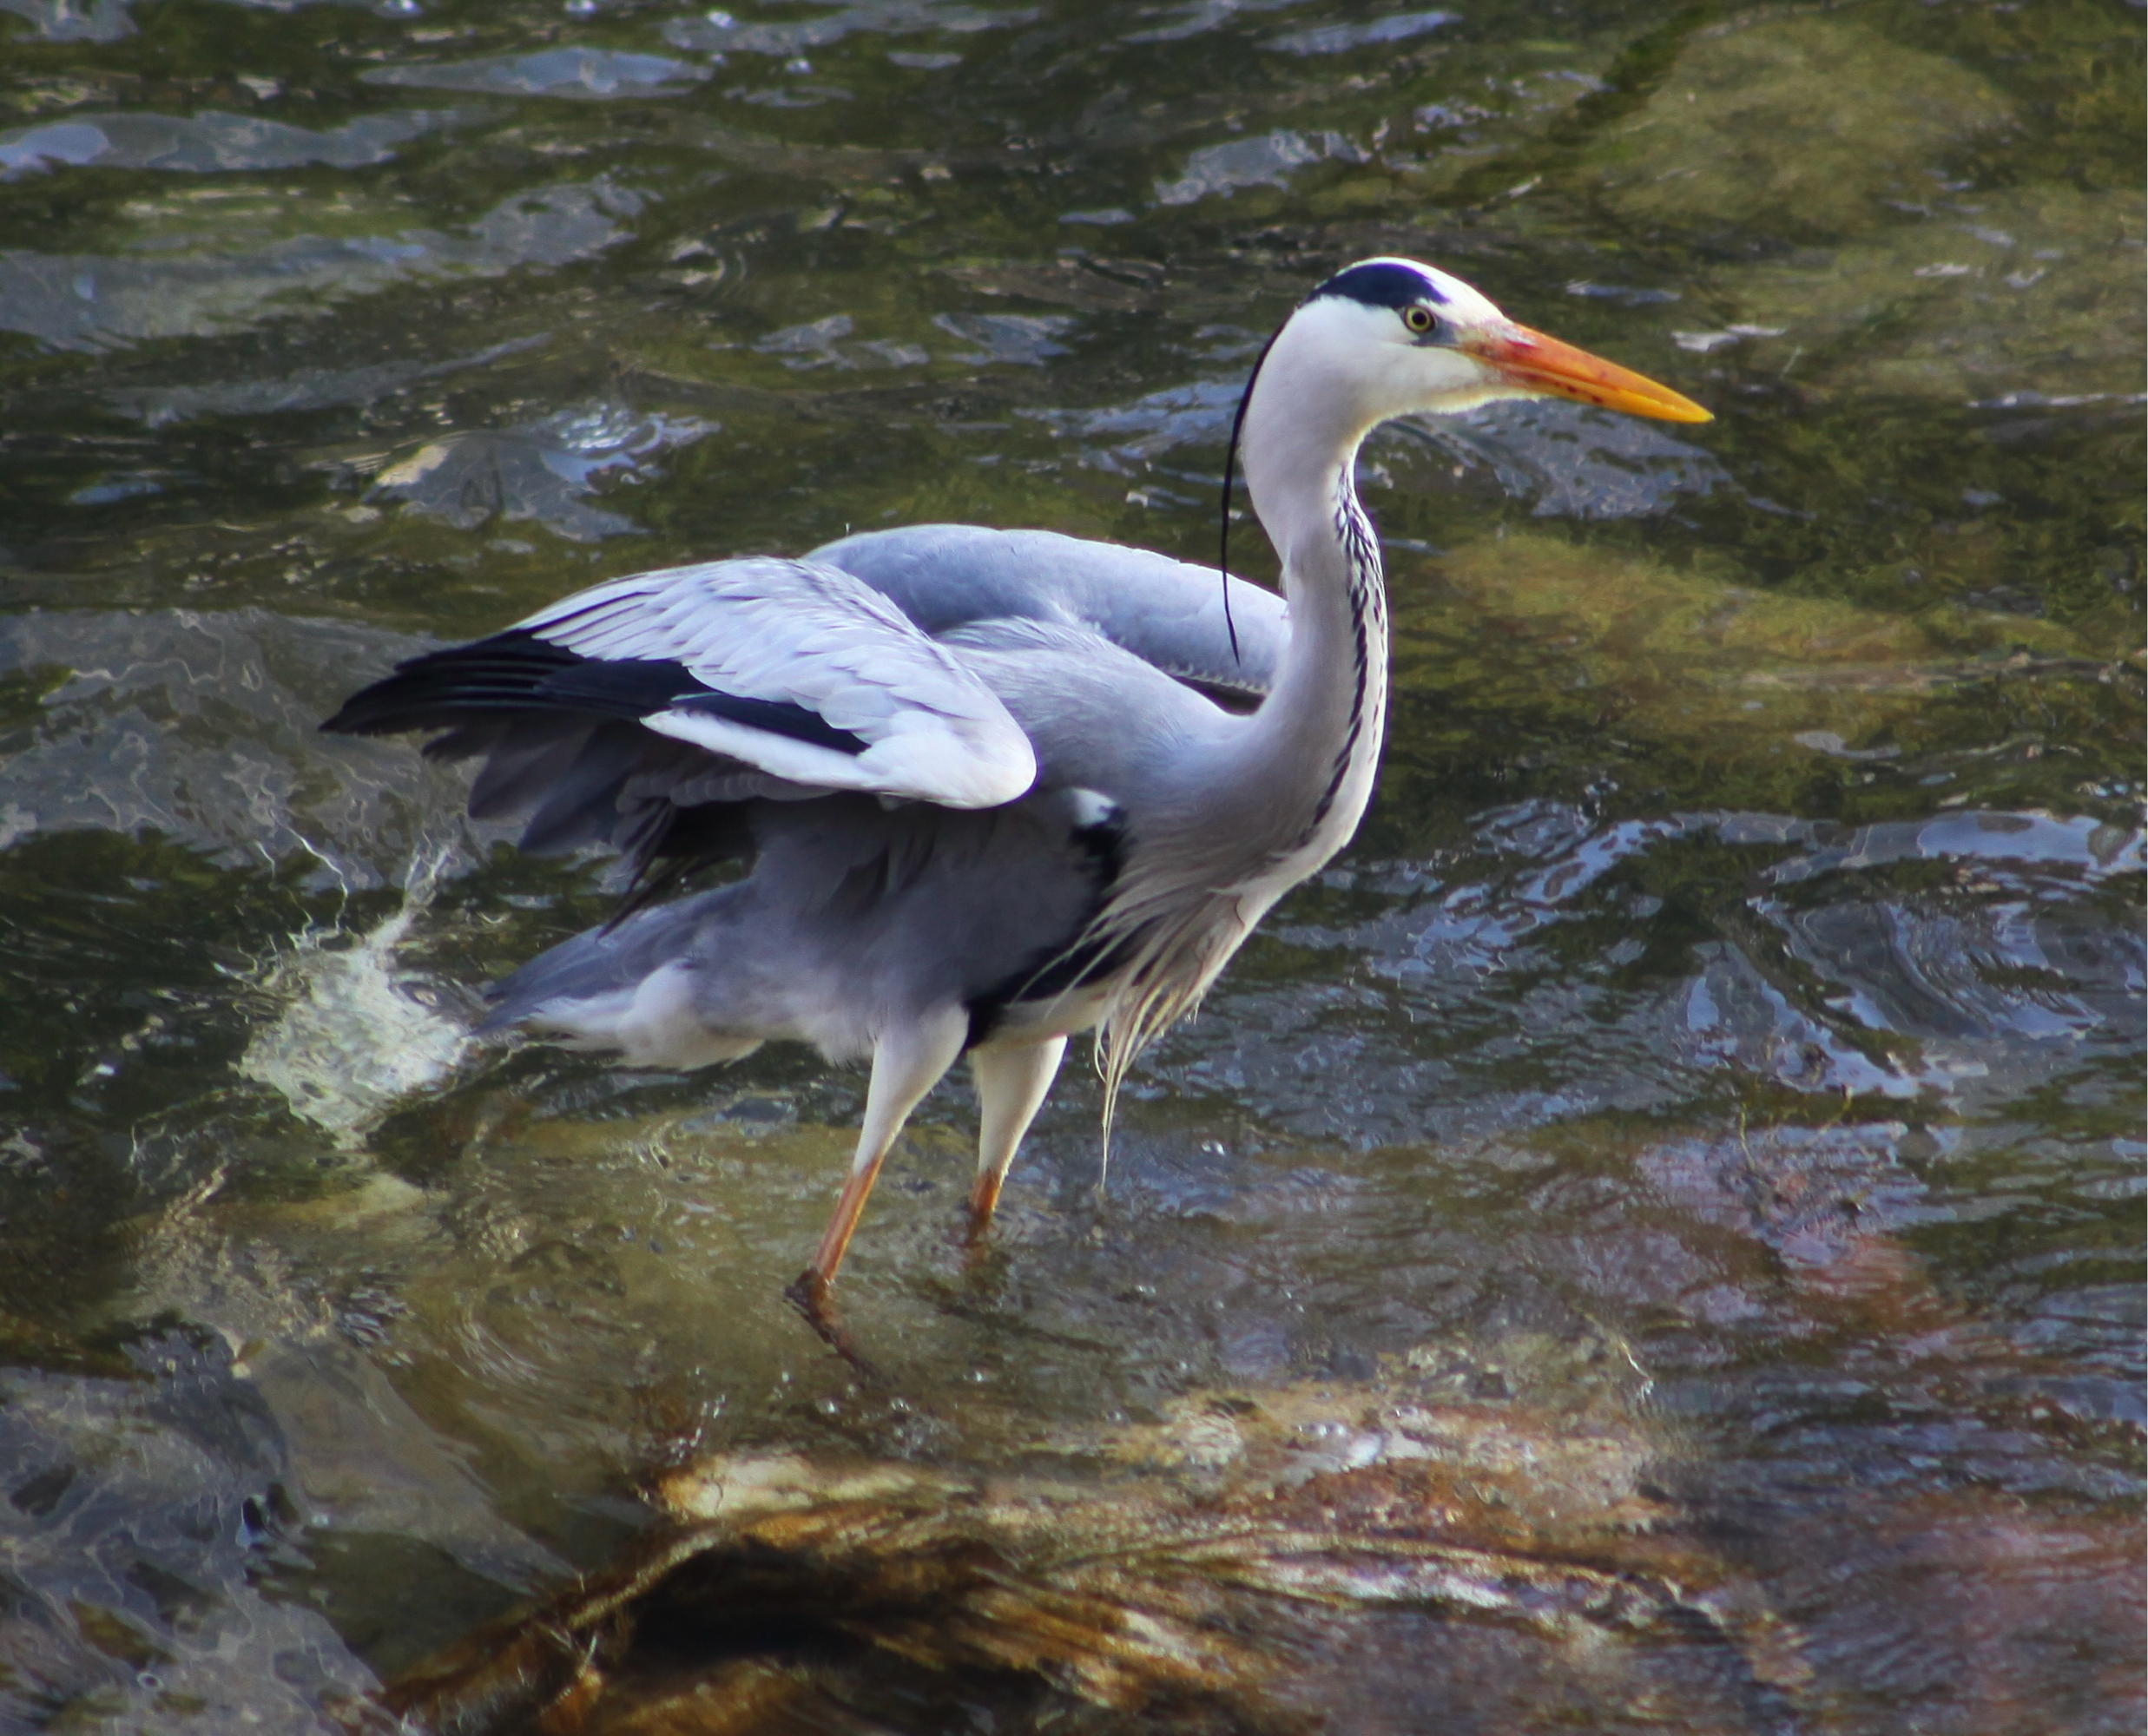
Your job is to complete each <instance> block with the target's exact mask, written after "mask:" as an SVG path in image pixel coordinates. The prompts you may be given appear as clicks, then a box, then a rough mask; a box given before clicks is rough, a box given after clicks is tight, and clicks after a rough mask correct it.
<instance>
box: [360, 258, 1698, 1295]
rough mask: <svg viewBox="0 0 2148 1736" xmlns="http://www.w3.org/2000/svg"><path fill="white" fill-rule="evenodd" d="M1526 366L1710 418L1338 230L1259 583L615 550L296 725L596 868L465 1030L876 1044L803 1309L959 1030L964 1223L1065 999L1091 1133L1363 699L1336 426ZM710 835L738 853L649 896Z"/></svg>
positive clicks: (1289, 324)
mask: <svg viewBox="0 0 2148 1736" xmlns="http://www.w3.org/2000/svg"><path fill="white" fill-rule="evenodd" d="M1540 395H1554V396H1558V397H1562V398H1574V399H1578V400H1580V401H1583V402H1585V403H1589V404H1598V405H1602V406H1604V407H1606V408H1609V409H1612V410H1618V411H1627V412H1630V413H1632V414H1635V415H1639V416H1647V417H1656V418H1663V419H1665V420H1669V421H1675V422H1704V421H1707V420H1708V419H1709V413H1708V411H1705V410H1703V409H1702V408H1701V407H1700V406H1699V405H1698V404H1694V403H1692V402H1690V400H1688V399H1686V398H1682V397H1680V396H1679V395H1678V394H1677V392H1675V391H1670V390H1669V389H1667V388H1666V387H1664V386H1661V385H1657V384H1655V383H1654V382H1652V381H1651V380H1648V379H1644V378H1642V377H1641V376H1639V375H1637V374H1635V373H1631V372H1628V371H1627V370H1625V369H1624V368H1622V367H1619V366H1618V365H1615V364H1612V363H1610V362H1606V361H1604V360H1601V359H1599V358H1596V357H1594V356H1591V355H1589V354H1587V353H1586V352H1583V351H1580V350H1578V349H1575V348H1573V347H1572V346H1571V345H1566V344H1564V343H1561V342H1559V341H1558V339H1552V338H1548V337H1546V336H1545V335H1544V334H1542V333H1540V332H1533V331H1531V330H1529V329H1528V328H1527V327H1525V326H1522V325H1517V324H1515V323H1514V322H1513V321H1512V320H1510V319H1507V318H1506V316H1505V315H1504V314H1503V313H1501V312H1499V309H1498V308H1497V307H1495V306H1493V305H1492V303H1491V302H1490V301H1489V300H1487V299H1486V298H1485V297H1484V296H1483V295H1481V294H1479V293H1478V292H1477V291H1476V290H1474V289H1473V288H1471V287H1470V286H1468V285H1467V284H1466V283H1463V282H1461V281H1460V280H1459V279H1456V278H1454V277H1452V276H1449V275H1448V274H1447V273H1445V272H1442V271H1439V270H1437V269H1435V268H1433V266H1426V265H1420V264H1418V263H1416V262H1415V261H1413V260H1400V259H1374V260H1361V261H1360V262H1359V263H1357V264H1355V265H1353V266H1349V267H1347V269H1345V270H1343V271H1341V272H1339V273H1336V274H1335V275H1334V276H1333V277H1331V278H1329V279H1328V280H1327V281H1326V282H1324V283H1322V284H1321V286H1319V287H1318V288H1316V289H1315V290H1314V291H1313V293H1311V294H1310V295H1309V296H1308V298H1307V299H1305V300H1304V301H1303V302H1302V303H1301V305H1300V306H1298V308H1297V309H1296V311H1295V312H1293V313H1292V314H1291V316H1290V317H1289V319H1288V320H1287V321H1286V322H1285V323H1284V324H1283V325H1282V328H1281V329H1280V330H1279V331H1278V332H1276V333H1275V336H1274V337H1273V338H1272V339H1270V340H1269V343H1268V348H1267V349H1266V351H1265V352H1263V353H1262V358H1261V359H1260V361H1259V362H1258V363H1257V364H1256V365H1255V369H1254V373H1253V377H1252V378H1251V380H1250V381H1249V384H1248V386H1247V390H1246V394H1245V397H1244V398H1243V399H1242V402H1241V404H1240V407H1239V420H1238V426H1237V429H1236V431H1235V436H1234V449H1235V456H1236V457H1240V458H1242V467H1243V472H1244V477H1245V482H1246V487H1247V490H1248V493H1249V497H1250V499H1251V502H1252V505H1253V510H1254V511H1255V515H1256V516H1258V518H1259V520H1260V522H1261V524H1262V527H1263V529H1265V530H1266V531H1267V533H1268V537H1269V539H1270V540H1271V542H1273V543H1274V544H1275V549H1276V552H1277V553H1278V555H1279V556H1281V558H1282V595H1281V596H1280V597H1278V596H1276V595H1275V594H1273V593H1272V592H1269V591H1267V590H1264V589H1260V588H1258V587H1255V586H1253V585H1250V584H1248V583H1245V582H1242V581H1241V580H1237V579H1235V578H1229V577H1226V576H1222V575H1219V574H1217V573H1216V572H1215V571H1212V570H1210V569H1207V568H1203V567H1196V566H1194V565H1191V564H1189V563H1186V562H1179V561H1175V560H1171V559H1169V558H1167V557H1165V556H1161V555H1156V554H1151V553H1148V552H1144V551H1143V550H1139V549H1129V548H1124V547H1121V546H1118V545H1116V544H1111V543H1104V542H1086V541H1080V540H1077V539H1074V538H1071V537H1067V536H1058V535H1055V534H1053V533H1051V532H1049V531H1042V530H996V529H980V528H976V527H970V526H955V525H924V526H912V527H907V528H904V529H892V530H883V531H874V532H869V533H866V534H864V535H860V536H849V537H846V538H845V539H843V540H842V541H840V542H833V543H830V544H828V545H827V546H826V547H824V548H820V549H814V551H813V552H812V553H810V554H808V555H805V556H801V557H799V558H798V559H795V560H784V559H774V558H761V557H754V558H740V559H732V560H722V561H715V562H707V563H704V564H700V565H695V566H687V567H677V568H672V569H666V570H663V571H659V572H651V573H642V574H637V575H635V576H633V577H630V578H622V579H615V580H613V581H611V582H609V583H605V584H600V585H597V586H596V587H594V588H593V589H589V590H585V591H582V592H580V593H578V594H577V595H573V596H570V597H568V598H566V599H565V600H564V601H563V602H557V603H555V604H553V605H552V606H551V607H550V608H545V609H542V610H540V611H538V612H537V614H535V615H531V616H530V617H529V618H528V619H527V620H524V621H521V622H520V623H518V624H517V625H516V626H513V627H511V628H507V629H506V630H505V631H504V632H501V633H497V634H495V635H492V636H491V637H490V638H486V639H481V640H478V641H474V642H472V643H471V644H467V645H460V646H456V647H453V648H449V649H445V650H441V651H436V652H432V653H430V654H426V655H424V656H420V657H418V658H415V659H412V661H408V662H405V663H404V664H402V665H401V666H400V667H398V669H397V670H396V671H395V673H394V674H392V675H390V676H388V677H387V678H386V679H385V680H383V681H379V682H377V683H376V684H374V685H373V686H372V687H367V688H366V690H365V691H364V692H362V693H360V694H357V695H356V696H354V697H353V699H351V700H349V701H348V703H346V705H345V706H344V707H343V708H342V709H341V710H340V711H339V712H338V713H337V714H336V715H335V716H334V717H333V718H332V719H330V720H328V722H327V723H326V725H324V726H323V727H325V728H327V729H331V730H336V731H342V732H350V733H362V734H373V733H385V732H390V731H398V730H411V729H419V730H436V731H440V732H444V733H439V734H438V735H437V736H435V737H434V738H433V739H432V740H431V741H430V742H429V743H428V745H427V750H426V751H427V752H428V753H432V754H433V755H435V756H438V757H444V758H465V757H469V758H476V759H482V760H483V762H484V764H483V766H482V767H481V768H480V770H479V771H478V775H477V778H476V780H475V783H474V785H473V786H472V789H471V797H470V807H471V812H472V813H473V814H477V815H480V816H493V815H504V814H516V813H527V814H528V816H529V819H528V825H527V827H526V830H525V831H524V836H523V844H524V847H527V848H533V849H546V848H550V849H562V848H569V847H572V846H576V845H586V844H598V845H609V846H610V847H612V848H615V849H616V850H618V851H619V852H622V853H623V856H624V857H625V858H627V860H628V862H629V864H630V865H632V868H633V871H634V882H633V889H632V891H631V892H630V893H629V899H628V910H627V913H626V914H625V915H624V916H623V917H619V918H616V919H615V921H614V922H613V923H612V924H609V925H608V926H606V927H604V928H603V929H600V930H593V931H591V932H589V933H586V934H583V935H580V936H577V937H575V938H573V939H571V940H569V941H567V942H565V943H564V944H561V945H558V946H555V947H554V948H552V949H551V950H550V951H548V952H546V953H544V954H543V955H542V956H541V957H537V959H535V960H534V961H532V962H531V963H529V964H527V965H524V967H523V968H522V969H521V970H517V972H515V973H514V974H513V975H512V976H509V977H508V978H507V979H506V980H505V981H504V982H502V983H498V984H497V985H496V986H495V988H494V989H493V990H491V995H492V998H493V1001H494V1010H493V1011H492V1014H491V1017H490V1018H489V1019H488V1020H487V1021H486V1023H485V1024H484V1026H483V1027H482V1028H481V1029H486V1030H491V1031H504V1030H507V1029H511V1028H518V1029H523V1030H524V1031H527V1032H530V1033H533V1034H536V1035H537V1036H543V1037H546V1038H549V1039H551V1040H553V1041H557V1042H563V1043H567V1044H570V1045H574V1046H578V1047H583V1048H594V1049H609V1050H616V1051H618V1052H619V1053H620V1054H621V1055H623V1058H624V1061H625V1062H627V1063H628V1064H629V1065H634V1066H641V1067H664V1068H697V1067H702V1066H704V1065H707V1064H709V1063H711V1062H718V1061H724V1060H728V1059H732V1058H735V1057H736V1056H740V1055H746V1054H748V1052H750V1051H751V1050H753V1049H756V1048H758V1047H759V1046H760V1045H761V1043H762V1042H766V1041H768V1040H769V1039H772V1038H784V1039H793V1040H801V1041H804V1042H810V1043H813V1044H814V1045H816V1046H817V1047H818V1048H819V1049H820V1051H821V1052H822V1053H823V1054H824V1055H827V1057H828V1058H829V1059H831V1060H852V1059H866V1058H869V1059H870V1061H871V1063H872V1070H871V1082H870V1084H869V1086H868V1088H867V1092H866V1108H865V1114H864V1118H863V1125H862V1127H861V1128H860V1132H859V1136H858V1145H857V1153H856V1156H855V1159H854V1161H853V1164H852V1167H851V1169H850V1173H849V1175H848V1178H847V1180H846V1181H845V1182H844V1184H843V1187H842V1190H841V1193H840V1197H839V1199H838V1200H837V1202H836V1206H835V1210H834V1216H833V1217H832V1218H831V1220H829V1223H828V1226H827V1233H826V1234H825V1235H824V1236H823V1237H822V1238H821V1240H820V1246H819V1248H818V1250H817V1251H816V1252H815V1253H814V1256H813V1259H812V1263H811V1264H810V1265H809V1266H807V1270H806V1271H805V1272H804V1273H803V1274H802V1275H801V1279H800V1280H799V1284H798V1286H796V1287H795V1292H794V1293H796V1294H798V1295H799V1296H800V1297H801V1299H802V1300H803V1301H804V1302H805V1303H806V1304H807V1306H808V1310H809V1312H816V1313H817V1312H818V1311H819V1310H820V1309H821V1308H822V1307H823V1306H824V1305H825V1303H826V1300H827V1294H828V1291H829V1286H831V1285H832V1284H833V1283H834V1279H835V1275H836V1270H837V1268H838V1267H839V1266H840V1265H841V1263H842V1259H843V1254H844V1251H845V1249H846V1248H847V1246H848V1245H849V1242H850V1239H851V1233H852V1232H853V1230H854V1229H855V1227H856V1226H857V1223H858V1219H859V1215H860V1212H861V1211H862V1210H863V1208H864V1206H865V1203H866V1196H867V1194H868V1193H870V1192H871V1191H872V1187H873V1179H874V1177H875V1176H876V1175H877V1174H878V1173H879V1170H880V1162H881V1160H882V1158H883V1157H885V1156H886V1153H887V1150H888V1148H889V1147H890V1146H891V1145H892V1144H893V1142H894V1141H895V1139H896V1137H897V1135H898V1134H899V1133H900V1132H901V1130H902V1127H903V1123H904V1121H905V1120H906V1118H907V1116H908V1115H909V1114H910V1112H911V1111H912V1109H913V1108H915V1107H916V1105H917V1103H918V1102H919V1100H920V1099H921V1098H923V1096H924V1095H925V1094H926V1092H927V1091H929V1090H930V1089H931V1088H932V1086H933V1084H934V1083H935V1082H937V1081H938V1080H939V1078H940V1076H941V1075H943V1074H945V1073H946V1071H947V1070H948V1069H949V1068H950V1067H952V1065H953V1064H954V1062H955V1061H956V1060H957V1059H958V1058H959V1057H960V1056H962V1055H965V1054H966V1055H968V1056H969V1059H970V1065H971V1069H972V1073H973V1075H974V1077H975V1081H976V1086H977V1094H978V1107H979V1119H980V1122H981V1128H980V1133H979V1137H978V1155H977V1169H976V1174H975V1180H974V1182H973V1185H972V1191H971V1196H970V1213H971V1227H972V1233H973V1234H974V1233H981V1232H982V1230H983V1229H984V1227H985V1226H986V1224H988V1223H989V1221H990V1220H991V1217H992V1212H993V1209H994V1207H995V1206H996V1204H997V1202H998V1195H999V1189H1000V1185H1001V1182H1002V1180H1004V1178H1005V1175H1006V1173H1007V1169H1008V1166H1009V1165H1010V1164H1011V1162H1012V1161H1013V1158H1014V1154H1015V1151H1016V1148H1017V1147H1018V1146H1019V1144H1020V1143H1021V1141H1022V1136H1023V1134H1025V1132H1026V1131H1027V1130H1028V1128H1029V1125H1030V1123H1031V1121H1032V1120H1033V1119H1034V1118H1035V1116H1036V1115H1037V1112H1038V1108H1039V1107H1040V1106H1041V1105H1042V1103H1043V1101H1044V1095H1045V1093H1046V1092H1047V1090H1048V1089H1049V1088H1050V1087H1051V1082H1052V1079H1053V1077H1054V1076H1055V1075H1056V1074H1057V1073H1058V1068H1059V1063H1060V1060H1061V1057H1062V1056H1063V1055H1064V1052H1065V1049H1066V1044H1067V1039H1068V1037H1069V1036H1071V1035H1072V1034H1073V1033H1076V1032H1078V1031H1083V1030H1088V1029H1096V1030H1097V1045H1098V1055H1099V1062H1100V1065H1101V1067H1102V1069H1103V1072H1104V1083H1105V1109H1104V1116H1105V1135H1106V1138H1107V1140H1108V1138H1109V1133H1110V1105H1111V1103H1112V1101H1113V1100H1114V1098H1115V1096H1116V1093H1117V1088H1118V1085H1119V1083H1120V1082H1121V1080H1122V1079H1123V1075H1124V1073H1125V1070H1126V1068H1127V1065H1128V1063H1129V1062H1130V1061H1131V1059H1132V1058H1133V1056H1134V1055H1136V1054H1137V1053H1138V1051H1139V1050H1140V1049H1142V1047H1143V1045H1144V1044H1146V1043H1147V1042H1150V1040H1151V1039H1153V1038H1154V1037H1155V1036H1157V1035H1158V1034H1159V1033H1160V1032H1161V1031H1163V1029H1165V1028H1166V1027H1167V1026H1169V1025H1170V1023H1172V1022H1173V1021H1174V1020H1176V1018H1178V1017H1179V1016H1182V1015H1183V1014H1184V1013H1185V1012H1187V1011H1188V1010H1189V1009H1190V1008H1192V1007H1193V1005H1194V1004H1195V1003H1196V1002H1197V1001H1198V1000H1199V998H1200V997H1201V996H1202V992H1203V991H1204V990H1206V989H1207V988H1208V987H1209V984H1210V983H1212V982H1213V981H1214V980H1215V978H1216V974H1217V972H1218V971H1220V970H1222V968H1223V966H1224V964H1225V963H1226V962H1227V961H1228V960H1229V958H1230V957H1231V955H1232V954H1233V953H1234V952H1235V950H1237V949H1238V947H1239V946H1240V944H1242V942H1243V941H1244V940H1245V938H1246V937H1247V935H1248V934H1249V932H1250V931H1251V930H1252V929H1253V926H1254V924H1256V923H1257V922H1259V920H1260V919H1261V917H1262V915H1263V914H1264V913H1265V912H1266V911H1268V907H1269V906H1270V905H1272V904H1274V903H1275V900H1276V899H1277V898H1280V897H1281V896H1282V894H1283V893H1284V892H1285V891H1288V889H1289V888H1290V887H1292V886H1294V885H1295V884H1298V882H1300V881H1301V880H1303V879H1304V878H1306V877H1307V876H1308V875H1309V874H1311V873H1313V872H1314V871H1316V870H1317V869H1319V868H1320V867H1321V865H1322V864H1324V863H1326V862H1327V861H1328V859H1329V858H1331V857H1333V856H1334V853H1335V852H1337V851H1338V850H1339V849H1341V847H1342V845H1344V844H1345V843H1346V842H1347V840H1348V839H1349V838H1350V835H1351V834H1352V832H1354V831H1355V830H1356V827H1357V824H1358V820H1359V818H1360V817H1361V815H1362V814H1363V812H1365V806H1366V802H1367V799H1368V797H1369V795H1370V793H1371V790H1372V786H1373V777H1374V770H1375V768H1376V767H1377V766H1378V763H1379V759H1380V740H1381V734H1382V731H1383V727H1384V723H1385V718H1386V713H1387V601H1386V592H1385V589H1384V583H1383V579H1382V575H1381V567H1380V545H1379V542H1378V541H1377V539H1376V537H1375V536H1374V530H1373V527H1372V524H1371V523H1370V521H1369V520H1368V519H1367V516H1366V515H1365V511H1364V510H1363V508H1362V507H1361V505H1360V504H1359V501H1358V496H1357V490H1356V486H1355V483H1354V470H1355V460H1356V456H1357V451H1358V448H1359V446H1360V444H1361V443H1362V442H1363V440H1364V439H1365V437H1366V436H1367V434H1369V433H1370V432H1371V431H1372V430H1373V429H1374V428H1375V427H1376V426H1378V425H1379V424H1380V423H1382V422H1385V421H1387V420H1388V419H1390V418H1394V417H1398V416H1405V415H1411V414H1416V413H1420V412H1427V411H1433V412H1437V411H1459V410H1464V409H1467V408H1470V407H1472V406H1474V405H1477V404H1484V403H1486V402H1488V401H1490V400H1492V399H1496V398H1518V397H1533V396H1540ZM1228 487H1229V483H1228V480H1227V481H1226V494H1227V496H1228ZM1224 522H1225V525H1226V528H1227V529H1228V524H1229V516H1228V498H1227V500H1226V516H1225V521H1224ZM727 862H743V863H746V864H748V865H749V866H748V871H746V872H744V873H743V874H742V875H741V876H740V877H738V878H734V879H732V880H731V881H730V882H729V884H723V885H720V886H717V887H715V889H713V890H708V891H700V892H696V893H694V894H692V895H690V896H686V897H682V898H673V899H670V900H669V902H663V901H661V898H662V895H663V894H666V893H669V892H670V891H675V890H676V889H677V888H678V887H679V886H680V884H682V882H683V881H684V880H685V879H687V878H689V876H691V875H693V874H695V872H697V871H700V870H702V869H704V868H707V867H711V866H714V865H719V864H723V863H727Z"/></svg>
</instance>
